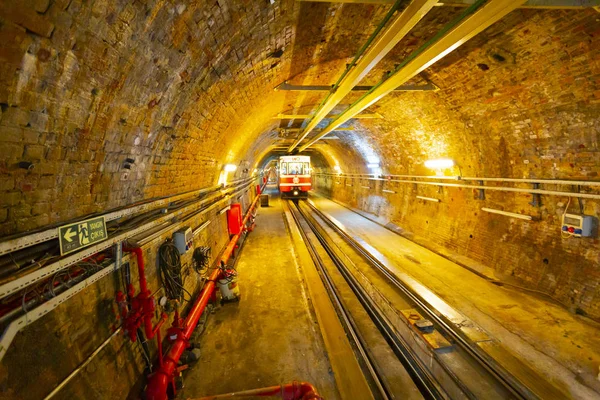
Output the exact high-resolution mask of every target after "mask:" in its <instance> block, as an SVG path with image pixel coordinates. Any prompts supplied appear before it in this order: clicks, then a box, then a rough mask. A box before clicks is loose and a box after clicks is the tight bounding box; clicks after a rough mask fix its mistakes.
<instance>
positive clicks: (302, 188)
mask: <svg viewBox="0 0 600 400" xmlns="http://www.w3.org/2000/svg"><path fill="white" fill-rule="evenodd" d="M310 188H311V178H310V156H281V157H279V192H280V193H281V197H292V198H303V199H306V198H307V197H308V191H309V190H310Z"/></svg>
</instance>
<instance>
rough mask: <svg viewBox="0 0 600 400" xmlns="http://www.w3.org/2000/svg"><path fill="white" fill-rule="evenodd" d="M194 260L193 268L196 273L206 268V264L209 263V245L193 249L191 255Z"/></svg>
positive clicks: (204, 270) (200, 272) (201, 272)
mask: <svg viewBox="0 0 600 400" xmlns="http://www.w3.org/2000/svg"><path fill="white" fill-rule="evenodd" d="M192 258H193V260H194V269H195V270H196V272H197V273H199V274H203V273H204V272H206V271H207V270H208V264H209V263H210V247H208V246H200V247H196V248H195V249H194V254H193V255H192Z"/></svg>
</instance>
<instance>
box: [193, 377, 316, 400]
mask: <svg viewBox="0 0 600 400" xmlns="http://www.w3.org/2000/svg"><path fill="white" fill-rule="evenodd" d="M249 396H260V397H263V396H264V397H274V396H277V397H281V398H282V399H283V400H323V398H322V397H321V396H319V393H318V392H317V389H316V388H315V387H314V386H313V385H311V384H310V383H308V382H296V381H294V382H292V383H288V384H286V385H279V386H270V387H266V388H261V389H252V390H244V391H243V392H234V393H227V394H219V395H216V396H208V397H200V398H199V399H188V400H216V399H225V398H231V397H249Z"/></svg>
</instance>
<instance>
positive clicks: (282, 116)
mask: <svg viewBox="0 0 600 400" xmlns="http://www.w3.org/2000/svg"><path fill="white" fill-rule="evenodd" d="M311 116H312V115H310V114H277V116H276V117H273V119H307V118H310V117H311ZM336 117H337V115H329V116H327V117H324V118H323V119H325V118H336ZM352 118H354V119H379V118H383V116H382V115H381V114H379V113H373V114H358V115H355V116H353V117H352Z"/></svg>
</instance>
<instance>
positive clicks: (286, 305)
mask: <svg viewBox="0 0 600 400" xmlns="http://www.w3.org/2000/svg"><path fill="white" fill-rule="evenodd" d="M267 193H269V194H270V205H269V207H261V208H260V209H259V211H258V215H257V218H256V228H255V229H254V231H253V232H252V233H250V235H249V236H248V238H247V240H246V243H245V244H244V247H243V248H242V251H241V253H240V256H239V260H238V262H237V265H236V269H237V271H238V273H239V281H238V282H239V286H240V292H241V300H240V302H239V303H225V304H224V305H223V306H220V307H218V308H217V310H216V311H215V313H214V314H213V315H211V316H210V317H209V318H208V321H207V326H206V331H205V332H204V334H203V335H202V337H201V340H200V350H201V357H200V360H199V361H198V362H197V363H196V364H195V365H194V366H193V367H192V369H191V371H188V372H187V374H186V376H185V388H184V390H183V393H182V398H189V397H200V396H207V395H213V394H220V393H227V392H232V391H240V390H246V389H254V388H260V387H266V386H273V385H278V384H281V383H288V382H292V381H294V380H297V381H308V382H310V383H312V384H314V385H315V386H316V387H317V388H318V390H319V392H320V393H321V394H322V395H323V396H324V397H325V398H327V399H337V398H339V395H338V393H337V389H336V387H335V381H334V378H333V376H332V374H331V373H330V372H329V371H330V365H329V361H328V359H327V356H326V351H325V347H324V344H323V340H322V338H321V335H320V332H319V327H318V324H317V322H316V320H315V318H314V316H313V315H312V314H311V311H310V307H309V304H308V300H307V297H306V293H305V291H304V290H305V289H304V286H303V285H302V283H301V277H300V271H299V270H298V265H297V263H296V258H295V256H294V253H293V252H292V251H291V249H292V242H291V239H290V235H289V234H288V231H287V229H286V226H285V223H284V220H283V218H282V209H281V201H280V200H279V198H278V194H277V191H276V190H274V191H272V190H271V191H267Z"/></svg>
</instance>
